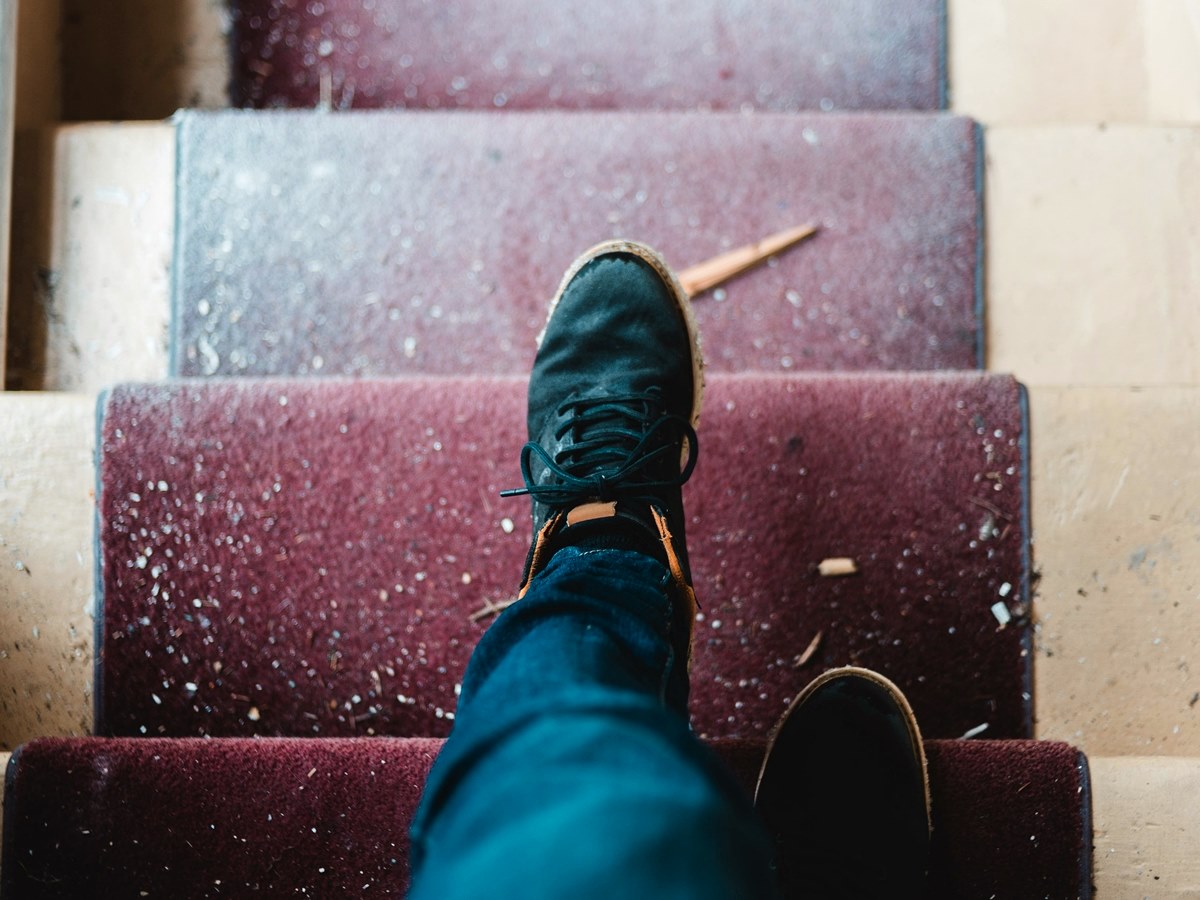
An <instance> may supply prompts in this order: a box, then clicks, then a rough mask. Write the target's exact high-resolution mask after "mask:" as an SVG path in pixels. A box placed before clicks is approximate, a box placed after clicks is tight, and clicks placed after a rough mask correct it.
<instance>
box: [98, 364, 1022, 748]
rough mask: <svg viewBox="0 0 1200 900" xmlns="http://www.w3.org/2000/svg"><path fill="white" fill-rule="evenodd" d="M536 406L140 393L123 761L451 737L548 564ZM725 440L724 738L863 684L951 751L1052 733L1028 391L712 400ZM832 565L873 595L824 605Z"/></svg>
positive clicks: (124, 531)
mask: <svg viewBox="0 0 1200 900" xmlns="http://www.w3.org/2000/svg"><path fill="white" fill-rule="evenodd" d="M524 393H525V383H524V381H523V380H521V379H516V378H511V379H399V380H393V381H380V382H369V381H357V382H355V381H336V380H328V379H324V380H322V379H308V380H300V381H292V382H287V381H259V380H240V379H239V380H210V381H204V380H194V379H193V380H188V381H183V382H176V383H172V384H160V385H144V386H126V387H122V388H118V389H116V390H115V391H114V392H113V393H112V394H110V395H109V396H108V397H107V398H106V399H105V400H104V402H103V404H102V417H103V421H102V424H101V435H100V466H101V470H100V475H99V478H100V491H101V493H100V506H99V549H98V555H99V556H100V557H101V559H102V565H101V570H100V573H99V584H98V590H99V594H100V602H101V608H102V610H103V613H102V615H103V622H102V636H101V638H100V640H101V643H102V646H101V648H100V651H99V653H98V659H99V662H98V668H97V688H96V700H97V720H96V728H97V732H98V733H113V734H126V735H139V734H149V735H152V736H153V735H157V734H164V735H167V736H186V735H202V734H212V735H249V734H264V735H270V734H280V735H288V734H292V735H320V736H346V735H353V734H393V735H434V736H437V735H443V734H445V733H447V732H448V730H449V727H450V724H451V716H452V713H453V709H454V706H455V686H456V684H457V683H458V682H459V681H460V678H461V673H462V671H463V668H464V666H465V664H466V661H467V658H468V656H469V654H470V651H471V648H472V647H473V645H474V644H475V641H476V640H477V639H478V636H479V635H480V634H481V633H482V630H483V628H484V627H485V625H486V622H473V621H472V620H471V613H472V612H473V611H475V610H477V609H480V608H481V607H482V606H483V605H484V604H485V602H492V603H499V602H502V601H504V600H506V599H508V598H509V597H511V592H512V591H514V590H515V587H516V581H517V579H518V577H519V573H520V571H521V568H522V565H523V562H524V557H525V553H526V550H527V548H528V544H529V525H528V518H527V516H528V506H527V505H526V504H525V502H523V501H520V500H508V501H502V500H500V499H498V498H497V496H496V495H497V493H498V491H500V490H501V489H504V488H508V487H514V486H518V485H519V484H520V483H521V481H520V473H519V470H518V466H517V451H518V449H519V448H520V446H521V444H522V443H523V442H524V438H525V435H524ZM700 439H701V447H702V451H701V459H700V465H699V468H698V470H697V472H696V475H695V476H694V477H693V479H692V482H691V483H689V485H688V488H687V494H686V497H687V513H688V523H687V527H688V543H689V548H690V551H691V556H692V565H693V572H694V575H695V580H696V584H697V587H698V592H699V597H700V603H701V605H702V607H703V612H702V615H703V619H702V621H700V622H699V623H698V626H697V629H698V630H697V641H696V643H697V649H696V659H695V663H694V667H693V700H692V715H693V722H694V725H695V727H696V729H697V730H698V731H699V732H700V733H702V734H705V735H713V736H718V737H719V736H743V737H751V736H755V735H761V734H765V732H766V729H767V728H769V727H770V725H771V724H772V723H773V722H774V720H775V718H776V716H777V715H778V714H779V713H780V712H781V711H782V710H783V709H784V707H785V706H786V703H787V702H788V700H789V699H790V697H791V696H793V695H794V694H795V692H796V690H798V689H799V688H800V687H801V686H803V684H805V683H806V682H807V681H808V680H809V678H810V677H811V675H812V673H813V672H814V671H820V668H821V667H822V666H827V665H837V664H842V663H857V664H861V665H867V666H871V667H873V668H876V669H879V670H880V671H883V672H884V673H885V674H887V675H888V676H889V677H891V678H893V679H894V680H895V681H897V683H899V684H900V685H901V686H902V687H903V688H904V689H905V690H906V692H908V694H909V696H910V697H911V699H912V700H913V703H914V706H915V708H916V710H917V712H918V713H919V714H920V715H921V716H922V721H923V722H924V723H925V729H926V734H927V735H928V736H930V737H957V736H959V735H961V734H963V733H964V732H966V731H968V730H971V729H975V728H977V727H978V726H981V725H986V726H987V728H986V731H985V732H984V736H986V737H1020V736H1028V735H1029V734H1030V733H1031V727H1032V725H1031V703H1030V696H1029V691H1030V684H1029V679H1030V659H1029V652H1028V643H1029V637H1030V633H1029V624H1028V612H1029V607H1028V569H1027V552H1028V547H1027V527H1026V509H1025V503H1026V493H1025V488H1024V483H1023V477H1024V476H1023V473H1024V471H1025V466H1026V463H1025V458H1024V426H1023V395H1022V392H1021V390H1020V388H1019V386H1018V385H1017V384H1016V382H1015V381H1013V380H1012V379H1011V378H1008V377H1004V376H994V375H983V374H978V373H965V374H955V375H924V376H896V375H856V376H828V375H808V376H804V375H795V376H750V375H744V376H712V377H710V385H709V391H708V394H707V398H706V403H705V412H704V416H703V422H702V424H701V431H700ZM997 488H999V489H997ZM827 557H853V558H855V559H856V560H857V562H858V566H859V568H860V570H861V571H860V573H859V574H858V575H857V576H854V577H851V578H828V577H821V576H820V575H818V574H817V573H816V567H817V564H818V563H819V562H820V561H821V560H822V559H824V558H827ZM995 604H999V605H1000V610H1001V611H1008V612H1009V613H1010V614H1011V616H1012V622H1011V623H1009V624H1008V625H1007V627H1003V628H1002V627H1000V625H999V624H998V620H997V617H996V612H995V611H994V610H993V606H994V605H995ZM818 635H819V640H818V645H817V649H816V652H815V654H814V656H813V657H812V659H811V660H810V661H809V662H808V663H807V664H805V665H801V666H799V667H797V665H796V662H797V659H798V658H799V657H800V656H801V655H802V653H803V651H804V650H805V648H806V647H808V646H809V644H810V643H811V642H813V641H814V639H817V638H818Z"/></svg>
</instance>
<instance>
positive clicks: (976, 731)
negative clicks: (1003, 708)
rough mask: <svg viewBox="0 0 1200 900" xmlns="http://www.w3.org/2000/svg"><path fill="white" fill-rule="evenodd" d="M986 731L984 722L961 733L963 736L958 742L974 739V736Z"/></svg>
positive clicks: (986, 727) (986, 724) (986, 726)
mask: <svg viewBox="0 0 1200 900" xmlns="http://www.w3.org/2000/svg"><path fill="white" fill-rule="evenodd" d="M987 730H988V723H987V722H984V723H983V724H982V725H976V726H975V727H974V728H968V729H967V730H966V731H964V732H963V736H962V737H961V738H959V740H961V741H966V740H970V739H971V738H973V737H975V736H976V735H980V734H983V733H984V732H985V731H987Z"/></svg>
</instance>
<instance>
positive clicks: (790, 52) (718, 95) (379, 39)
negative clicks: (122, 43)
mask: <svg viewBox="0 0 1200 900" xmlns="http://www.w3.org/2000/svg"><path fill="white" fill-rule="evenodd" d="M230 7H231V12H232V19H233V39H232V42H231V49H232V51H233V59H232V66H233V77H232V80H231V84H230V93H231V96H232V99H233V102H234V104H235V105H238V106H255V107H280V106H286V107H313V106H317V105H319V104H320V105H325V106H332V107H334V108H336V109H349V108H352V107H358V108H367V107H372V108H373V107H387V106H406V107H419V108H445V109H461V108H464V107H466V108H475V109H504V108H508V109H534V108H548V107H556V108H568V109H733V110H736V109H739V108H743V107H749V108H754V109H769V110H781V111H793V110H802V109H813V110H815V109H822V110H831V109H938V108H941V107H943V106H945V103H946V47H945V17H946V10H945V2H944V0H899V2H898V0H890V2H889V0H806V2H804V3H794V2H789V0H766V2H762V0H760V2H758V3H755V4H753V5H750V4H741V3H739V4H731V3H728V2H723V0H670V2H666V3H663V2H657V3H639V2H637V0H620V2H609V3H604V4H594V5H591V6H589V7H587V8H586V10H585V9H583V8H582V7H579V6H575V5H572V4H565V3H560V2H555V0H521V2H516V3H504V4H496V3H479V2H457V3H426V2H414V0H378V2H374V3H370V4H365V3H363V2H361V0H325V2H322V3H309V4H298V3H295V2H293V0H232V2H231V3H230Z"/></svg>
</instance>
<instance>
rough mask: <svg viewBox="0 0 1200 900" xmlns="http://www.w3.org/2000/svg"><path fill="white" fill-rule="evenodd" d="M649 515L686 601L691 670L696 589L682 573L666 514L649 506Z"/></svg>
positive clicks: (668, 565)
mask: <svg viewBox="0 0 1200 900" xmlns="http://www.w3.org/2000/svg"><path fill="white" fill-rule="evenodd" d="M650 515H651V517H652V518H653V519H654V524H655V525H656V526H658V534H659V537H660V538H661V539H662V545H663V550H664V551H665V552H666V555H667V567H668V568H669V569H670V570H671V578H672V580H673V581H674V582H675V584H676V586H677V587H678V588H679V590H680V591H682V592H683V596H684V599H685V600H686V601H687V606H688V608H687V615H688V622H689V628H688V660H687V664H688V671H689V672H690V671H691V670H692V657H693V656H694V654H693V653H692V651H693V650H694V649H695V645H696V610H697V609H699V603H697V601H696V591H695V589H693V587H692V586H691V584H689V583H688V580H687V578H686V577H685V576H684V574H683V563H681V562H680V560H679V554H678V553H676V552H675V539H674V538H673V537H671V529H670V528H669V527H668V525H667V519H666V516H664V515H662V514H661V513H660V512H659V511H658V510H657V509H655V508H654V507H653V506H651V507H650Z"/></svg>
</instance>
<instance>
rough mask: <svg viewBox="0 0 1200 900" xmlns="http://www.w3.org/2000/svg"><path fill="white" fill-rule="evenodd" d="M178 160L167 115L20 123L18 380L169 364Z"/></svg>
mask: <svg viewBox="0 0 1200 900" xmlns="http://www.w3.org/2000/svg"><path fill="white" fill-rule="evenodd" d="M174 167H175V144H174V128H173V127H172V126H171V125H170V124H168V123H121V124H110V123H104V124H88V125H69V126H60V127H56V128H51V129H44V130H29V131H21V132H19V133H18V141H17V158H16V169H17V175H18V177H17V179H16V191H15V195H14V198H13V199H14V209H13V224H14V229H13V233H14V236H15V237H16V241H15V243H14V246H13V258H12V279H11V288H12V293H11V305H12V314H11V328H12V332H11V335H10V345H9V362H10V372H9V383H10V386H12V387H17V388H24V389H31V390H56V391H96V390H99V389H100V388H101V387H103V386H105V385H107V384H111V383H112V382H114V381H120V380H126V379H154V378H161V377H163V376H164V375H165V374H166V370H167V367H166V341H167V315H168V293H167V292H168V283H169V276H170V266H171V243H172V240H173V237H174V218H173V217H174V213H175V197H174Z"/></svg>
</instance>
